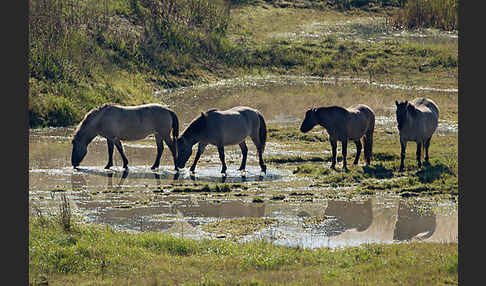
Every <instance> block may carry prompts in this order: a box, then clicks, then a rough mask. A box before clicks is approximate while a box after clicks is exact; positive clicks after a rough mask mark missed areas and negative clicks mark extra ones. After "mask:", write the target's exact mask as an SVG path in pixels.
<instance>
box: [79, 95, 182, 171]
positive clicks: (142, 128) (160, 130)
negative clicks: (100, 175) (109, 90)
mask: <svg viewBox="0 0 486 286" xmlns="http://www.w3.org/2000/svg"><path fill="white" fill-rule="evenodd" d="M171 131H172V138H171V136H170V133H171ZM150 134H154V135H155V143H156V144H157V155H156V158H155V162H154V164H153V165H152V167H151V169H152V170H154V169H157V168H158V167H159V164H160V157H161V156H162V152H163V151H164V144H163V142H162V141H164V142H165V143H166V144H167V146H169V149H170V151H171V152H172V157H173V160H174V167H175V170H176V171H178V168H177V165H176V159H177V137H178V136H179V120H178V118H177V115H176V114H175V113H174V112H173V111H172V110H170V109H168V108H166V107H164V106H162V105H160V104H144V105H138V106H120V105H116V104H104V105H102V106H100V107H98V108H93V109H92V110H90V111H89V112H88V113H87V114H86V115H85V116H84V118H83V120H82V121H81V122H80V123H79V125H78V127H77V128H76V131H75V134H74V138H73V140H72V145H73V151H72V156H71V163H72V165H73V167H74V168H77V167H78V166H79V164H80V163H81V161H82V160H83V158H84V156H85V155H86V153H87V147H88V144H89V143H90V142H91V141H92V140H93V139H94V138H95V137H96V136H98V135H99V136H102V137H104V138H106V142H107V143H108V163H107V164H106V166H105V169H109V168H111V166H113V146H116V148H117V150H118V152H119V153H120V155H121V157H122V159H123V168H124V169H128V159H127V157H126V156H125V153H124V151H123V146H122V143H121V141H134V140H141V139H143V138H145V137H147V136H148V135H150Z"/></svg>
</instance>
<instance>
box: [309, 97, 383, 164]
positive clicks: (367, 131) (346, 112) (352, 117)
mask: <svg viewBox="0 0 486 286" xmlns="http://www.w3.org/2000/svg"><path fill="white" fill-rule="evenodd" d="M317 124H319V125H321V126H322V127H324V128H325V129H326V131H327V133H328V134H329V141H330V142H331V147H332V164H331V168H332V169H335V168H336V148H337V141H338V140H339V141H341V144H342V154H343V169H344V170H345V171H348V168H347V166H346V165H347V164H346V155H347V146H348V140H352V141H354V143H355V144H356V157H355V159H354V163H353V164H355V165H356V164H358V161H359V156H360V154H361V147H362V144H361V138H362V137H364V138H363V144H364V155H365V160H366V165H369V164H370V162H371V157H372V147H373V131H374V129H375V113H374V112H373V110H371V108H369V107H368V106H366V105H363V104H355V105H352V106H350V107H348V108H344V107H340V106H329V107H319V108H311V109H309V110H307V112H306V113H305V118H304V121H303V122H302V125H301V126H300V131H301V132H303V133H305V132H308V131H310V130H311V129H312V128H313V127H314V126H316V125H317Z"/></svg>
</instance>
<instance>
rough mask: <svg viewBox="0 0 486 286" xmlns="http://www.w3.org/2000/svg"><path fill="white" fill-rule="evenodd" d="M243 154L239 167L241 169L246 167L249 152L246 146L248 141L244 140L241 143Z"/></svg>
mask: <svg viewBox="0 0 486 286" xmlns="http://www.w3.org/2000/svg"><path fill="white" fill-rule="evenodd" d="M240 149H241V154H243V158H241V165H240V168H239V169H238V170H239V171H244V170H245V167H246V156H247V154H248V147H247V146H246V142H245V141H243V142H241V143H240Z"/></svg>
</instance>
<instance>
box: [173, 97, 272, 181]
mask: <svg viewBox="0 0 486 286" xmlns="http://www.w3.org/2000/svg"><path fill="white" fill-rule="evenodd" d="M248 136H250V138H251V140H252V141H253V143H254V144H255V146H256V148H257V156H258V160H259V163H260V168H261V170H262V172H264V173H266V170H267V167H266V166H265V163H264V162H263V158H262V155H263V151H264V149H265V142H266V141H267V127H266V124H265V119H264V118H263V115H262V114H261V113H260V112H259V111H258V110H255V109H253V108H250V107H245V106H237V107H233V108H231V109H228V110H225V111H218V110H216V109H211V110H208V111H207V112H202V113H201V115H200V116H198V117H196V118H194V119H193V120H192V121H191V123H190V124H189V126H187V128H186V129H185V130H184V131H183V132H182V134H181V136H180V137H179V138H178V139H177V145H178V147H179V153H178V158H177V166H178V167H179V168H184V166H185V164H186V162H187V160H189V157H190V156H191V154H192V146H194V145H195V144H196V143H199V144H198V147H197V154H196V157H195V158H194V162H193V164H192V166H191V168H190V171H191V172H194V170H195V169H196V164H197V161H198V160H199V158H200V157H201V154H202V153H203V152H204V149H205V148H206V146H207V145H208V144H211V145H215V146H216V147H217V148H218V153H219V159H220V160H221V164H222V165H223V167H222V169H221V173H223V174H225V173H226V163H225V161H224V146H228V145H236V144H239V146H240V148H241V153H242V154H243V158H242V160H241V165H240V168H239V170H241V171H244V170H245V167H246V156H247V153H248V148H247V146H246V143H245V138H246V137H248Z"/></svg>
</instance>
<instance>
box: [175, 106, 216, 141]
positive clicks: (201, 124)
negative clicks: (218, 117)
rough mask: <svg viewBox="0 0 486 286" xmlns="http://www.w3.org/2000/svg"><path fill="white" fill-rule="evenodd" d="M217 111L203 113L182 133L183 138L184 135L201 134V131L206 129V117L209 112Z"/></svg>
mask: <svg viewBox="0 0 486 286" xmlns="http://www.w3.org/2000/svg"><path fill="white" fill-rule="evenodd" d="M211 111H215V109H214V110H213V109H211V110H208V111H207V112H204V113H201V115H199V117H197V118H195V119H193V120H192V121H191V122H190V123H189V125H188V126H187V127H186V129H184V131H183V132H182V135H181V136H183V135H184V134H199V133H200V132H201V130H203V129H204V128H205V127H206V116H207V113H208V112H211Z"/></svg>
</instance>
